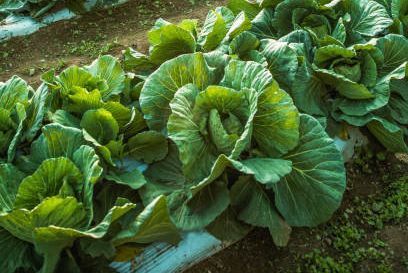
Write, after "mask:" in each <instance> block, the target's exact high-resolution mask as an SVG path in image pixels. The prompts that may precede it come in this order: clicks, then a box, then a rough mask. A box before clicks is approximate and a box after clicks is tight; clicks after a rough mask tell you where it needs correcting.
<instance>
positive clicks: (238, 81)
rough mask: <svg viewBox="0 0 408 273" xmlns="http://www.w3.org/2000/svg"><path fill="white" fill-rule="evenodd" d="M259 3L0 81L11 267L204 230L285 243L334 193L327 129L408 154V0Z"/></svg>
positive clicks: (97, 255) (337, 174) (70, 260)
mask: <svg viewBox="0 0 408 273" xmlns="http://www.w3.org/2000/svg"><path fill="white" fill-rule="evenodd" d="M259 2H260V3H253V2H249V1H244V0H240V1H234V0H231V1H229V4H228V6H227V7H219V8H216V9H214V10H211V11H210V12H209V14H208V16H207V18H206V20H205V22H204V23H203V24H200V23H199V22H198V21H197V20H191V19H185V20H182V21H180V22H178V23H170V22H168V21H165V20H163V19H159V20H157V22H156V23H155V25H154V27H153V28H152V30H151V31H150V32H149V33H148V40H149V42H150V48H149V53H148V54H143V53H141V52H138V51H136V50H134V49H132V48H128V49H127V50H125V51H124V52H123V57H122V58H120V59H117V58H115V57H112V56H110V55H104V56H100V57H99V58H98V59H96V60H95V61H93V62H92V63H91V64H89V65H85V66H71V67H68V68H66V69H64V70H63V71H61V72H60V73H56V72H55V71H52V70H51V71H48V72H46V73H44V74H43V75H42V77H41V81H42V84H41V85H40V86H39V87H38V88H37V89H34V88H33V87H31V86H30V85H28V84H27V83H26V82H25V81H24V80H22V79H21V78H19V77H17V76H15V77H12V78H10V79H9V80H8V81H6V82H4V83H1V84H0V117H1V120H2V121H1V124H2V125H1V127H0V159H1V162H2V164H1V165H0V182H1V183H0V196H1V198H0V237H1V239H0V241H1V242H2V245H3V244H4V246H6V247H5V248H1V249H3V252H2V251H1V250H0V256H1V257H6V258H5V259H2V260H1V263H0V268H2V269H3V268H4V272H20V271H22V272H37V271H39V272H88V271H98V272H104V270H108V271H109V270H112V269H110V268H109V264H110V263H111V262H112V261H119V262H123V261H129V260H132V259H133V258H134V256H136V255H138V254H139V253H141V252H142V251H143V249H144V248H145V247H146V246H148V245H149V244H151V243H154V242H167V243H170V244H177V243H178V242H179V240H180V234H181V232H185V231H196V230H201V229H206V230H207V231H208V232H209V233H211V234H212V235H213V236H215V237H216V238H218V239H219V240H221V241H236V240H239V239H241V238H243V237H244V236H246V234H248V232H249V231H250V230H251V229H252V228H253V227H262V228H267V229H268V230H269V233H270V235H271V237H272V239H273V241H274V243H275V244H276V245H278V246H285V245H286V244H287V243H288V241H289V238H290V234H291V232H292V227H314V226H317V225H319V224H321V223H323V222H326V221H327V220H329V219H330V217H331V216H332V214H333V213H334V212H335V211H336V210H337V209H338V208H339V206H340V204H341V200H342V196H343V193H344V191H345V188H346V172H345V168H344V157H343V155H342V154H341V153H340V152H339V151H338V150H337V148H336V145H335V144H334V141H333V138H341V139H343V140H344V141H347V142H348V143H349V146H348V147H351V151H350V149H349V150H348V151H346V153H345V155H347V157H349V156H350V155H352V154H353V147H354V146H355V145H365V147H368V149H373V150H375V151H376V152H377V154H378V155H379V156H381V155H385V154H386V153H387V152H390V153H397V152H402V153H406V152H407V150H408V148H407V146H406V145H407V143H406V137H407V133H408V131H407V126H406V125H407V124H408V119H407V115H408V107H407V99H408V97H407V94H406V92H407V90H408V89H407V86H408V85H407V80H406V76H407V73H408V69H407V61H408V41H407V39H406V37H405V36H404V35H406V27H405V26H406V25H405V23H406V22H405V21H406V20H405V19H404V18H405V17H404V16H405V15H404V14H406V13H407V12H408V11H407V9H406V6H407V5H405V4H404V3H405V2H404V1H373V0H365V1H352V0H350V1H331V2H330V1H312V0H310V1H296V0H286V1H259ZM397 2H398V3H397ZM405 49H407V50H405ZM293 232H296V229H294V230H293ZM2 272H3V271H2Z"/></svg>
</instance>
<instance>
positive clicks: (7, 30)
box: [0, 0, 129, 42]
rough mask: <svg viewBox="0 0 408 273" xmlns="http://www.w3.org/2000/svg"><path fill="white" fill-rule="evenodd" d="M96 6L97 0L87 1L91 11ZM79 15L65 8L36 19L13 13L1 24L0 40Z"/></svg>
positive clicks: (122, 0) (110, 5)
mask: <svg viewBox="0 0 408 273" xmlns="http://www.w3.org/2000/svg"><path fill="white" fill-rule="evenodd" d="M128 1H129V0H119V1H118V2H116V3H114V4H109V5H105V6H103V7H102V9H107V8H112V7H116V6H119V5H122V4H124V3H126V2H128ZM95 6H96V0H90V1H87V2H86V3H85V9H86V10H88V11H91V10H92V9H93V8H94V7H95ZM77 17H79V15H78V14H76V13H74V12H72V11H70V10H69V9H67V8H63V9H61V10H59V11H57V12H54V13H51V14H48V15H46V16H45V17H43V18H42V19H41V20H36V19H34V18H32V17H30V16H18V15H11V16H9V17H8V18H6V20H5V22H6V23H5V24H4V25H0V42H5V41H7V40H9V39H10V38H12V37H18V36H26V35H29V34H32V33H34V32H36V31H38V30H39V29H40V28H43V27H46V26H49V25H51V24H53V23H56V22H58V21H62V20H69V19H73V18H77Z"/></svg>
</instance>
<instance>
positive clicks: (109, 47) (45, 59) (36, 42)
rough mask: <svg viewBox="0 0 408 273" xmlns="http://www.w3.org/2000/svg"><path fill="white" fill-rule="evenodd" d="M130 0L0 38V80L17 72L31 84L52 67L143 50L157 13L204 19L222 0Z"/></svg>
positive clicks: (173, 18) (173, 17) (172, 17)
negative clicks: (127, 50) (30, 32)
mask: <svg viewBox="0 0 408 273" xmlns="http://www.w3.org/2000/svg"><path fill="white" fill-rule="evenodd" d="M196 2H197V4H194V5H193V4H191V1H189V0H171V1H157V0H155V1H149V0H131V1H130V2H128V3H126V4H124V5H122V6H120V7H117V8H114V9H112V10H106V11H97V12H94V13H90V14H86V15H83V16H82V17H81V18H79V19H76V20H71V21H61V22H58V23H56V24H54V25H52V26H49V27H46V28H43V29H41V30H40V31H38V32H36V33H34V34H33V35H30V36H27V37H19V38H14V39H12V40H10V41H8V42H6V43H4V44H0V81H5V80H7V79H8V78H10V77H11V76H12V75H14V74H17V75H19V76H21V77H23V78H24V79H26V80H27V81H29V82H30V83H31V84H33V85H34V86H36V85H38V84H39V78H40V75H41V74H42V73H43V72H45V71H47V70H48V69H50V68H55V69H57V70H61V69H62V68H64V67H66V66H69V65H72V64H89V63H90V62H91V61H92V60H93V59H95V58H96V57H97V56H98V55H99V54H107V53H109V54H113V55H116V56H120V55H121V51H122V50H123V49H125V48H127V47H129V46H131V47H134V48H135V49H138V50H140V51H146V50H147V49H148V44H147V41H146V32H147V31H148V30H149V29H150V27H151V26H152V25H153V23H154V21H155V20H156V19H158V18H159V17H162V18H164V19H167V20H169V21H171V22H178V21H179V20H182V19H185V18H195V19H200V20H204V19H205V17H206V15H207V12H208V10H209V9H210V8H212V7H216V6H220V5H223V4H224V3H226V1H222V0H208V1H201V0H200V1H196Z"/></svg>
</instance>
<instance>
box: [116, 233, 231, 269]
mask: <svg viewBox="0 0 408 273" xmlns="http://www.w3.org/2000/svg"><path fill="white" fill-rule="evenodd" d="M182 237H183V240H182V241H181V242H180V243H179V244H178V245H176V246H172V245H168V244H164V243H160V244H152V245H150V246H148V247H147V248H146V249H145V250H144V251H143V253H142V254H141V255H139V256H137V257H136V258H135V259H134V260H133V261H132V262H126V263H119V262H114V263H112V264H111V266H112V267H113V268H114V269H116V270H117V271H118V272H120V273H175V272H182V271H183V270H186V269H187V268H189V267H191V266H193V265H194V264H197V263H198V262H200V261H203V260H205V259H206V258H208V257H210V256H212V255H214V254H215V253H217V252H218V251H220V250H222V249H224V248H226V247H227V246H229V245H231V244H232V242H227V243H226V242H221V241H220V240H218V239H216V238H215V237H214V236H212V235H211V234H209V233H207V232H205V231H197V232H188V233H184V234H183V236H182Z"/></svg>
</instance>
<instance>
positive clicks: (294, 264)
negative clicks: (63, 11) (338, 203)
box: [0, 0, 408, 273]
mask: <svg viewBox="0 0 408 273" xmlns="http://www.w3.org/2000/svg"><path fill="white" fill-rule="evenodd" d="M196 2H197V4H195V5H192V4H191V2H190V1H188V0H171V1H158V0H155V1H147V0H141V1H140V0H139V1H138V0H132V1H130V2H129V3H127V4H125V5H123V6H121V7H118V8H115V9H112V10H108V11H98V12H96V13H92V14H87V15H84V16H82V18H79V19H77V20H73V21H67V22H59V23H57V24H55V25H53V26H50V27H47V28H44V29H42V30H40V31H39V32H37V33H35V34H33V35H31V36H29V37H24V38H15V39H12V40H10V41H8V42H6V43H4V44H0V81H5V80H7V79H8V78H9V77H10V76H12V75H14V74H17V75H19V76H21V77H23V78H24V79H26V80H27V81H28V82H30V84H32V85H33V86H34V87H36V86H38V85H39V82H40V80H39V79H40V76H41V74H42V73H43V72H45V71H47V70H49V69H51V68H54V69H56V70H57V71H61V70H62V69H64V68H65V67H67V66H69V65H72V64H81V65H84V64H89V63H90V62H91V61H92V60H93V59H95V58H96V57H97V56H98V55H99V54H112V55H115V56H118V57H119V56H120V54H121V51H122V50H123V49H125V48H127V47H128V46H132V47H134V48H137V49H138V50H140V51H147V49H148V45H147V43H146V38H145V37H146V31H147V30H148V29H149V28H150V27H151V26H152V24H153V23H154V20H155V19H156V18H158V17H163V18H165V19H168V20H170V21H173V22H177V21H179V20H181V19H182V18H197V19H201V20H203V19H204V18H205V16H206V13H207V10H208V9H210V8H211V7H214V6H218V5H222V4H223V3H225V2H226V1H221V0H208V1H196ZM136 3H138V4H139V5H138V6H137V5H136ZM163 3H165V4H163ZM348 177H349V178H348V188H347V191H346V194H345V201H344V202H343V205H342V207H341V209H340V210H339V211H338V212H337V213H336V215H335V217H334V218H333V219H332V220H331V221H330V222H329V223H327V224H325V225H322V226H320V227H318V228H315V229H300V228H295V229H294V230H293V235H292V239H291V241H290V243H289V245H288V247H286V248H277V247H275V246H274V245H273V243H272V241H271V239H270V237H269V234H268V232H267V231H265V230H261V229H256V230H254V231H253V232H251V234H250V235H249V236H248V237H247V238H245V239H243V240H242V241H240V242H238V243H237V244H235V245H232V246H231V247H229V248H227V249H226V250H224V251H222V252H220V253H219V254H217V255H215V256H213V257H212V258H210V259H208V260H207V261H204V262H202V263H200V264H198V265H196V266H194V267H192V268H191V269H190V270H188V273H236V272H240V273H252V272H254V273H263V272H265V273H266V272H268V273H269V272H274V273H283V272H285V273H294V272H302V273H303V272H305V273H306V272H307V273H308V272H311V273H349V272H350V273H351V272H355V273H365V272H367V273H371V272H373V273H406V272H408V157H407V156H406V155H400V156H397V157H390V158H389V159H388V160H387V161H376V160H374V159H364V160H359V161H358V163H354V164H350V165H348Z"/></svg>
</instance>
